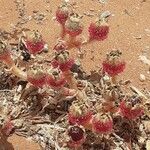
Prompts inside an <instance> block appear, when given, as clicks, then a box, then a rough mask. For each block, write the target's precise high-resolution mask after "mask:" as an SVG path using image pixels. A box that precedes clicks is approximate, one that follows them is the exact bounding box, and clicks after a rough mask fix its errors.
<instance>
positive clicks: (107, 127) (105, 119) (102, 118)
mask: <svg viewBox="0 0 150 150" xmlns="http://www.w3.org/2000/svg"><path fill="white" fill-rule="evenodd" d="M92 129H93V131H94V132H96V133H100V134H108V133H110V132H111V131H112V129H113V121H112V118H111V117H110V116H109V115H108V114H102V113H98V114H96V115H95V116H93V119H92Z"/></svg>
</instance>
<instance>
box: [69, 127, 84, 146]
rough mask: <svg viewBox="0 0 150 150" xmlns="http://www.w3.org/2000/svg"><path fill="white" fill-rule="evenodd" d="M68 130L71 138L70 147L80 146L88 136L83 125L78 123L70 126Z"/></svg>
mask: <svg viewBox="0 0 150 150" xmlns="http://www.w3.org/2000/svg"><path fill="white" fill-rule="evenodd" d="M67 132H68V136H69V138H70V140H69V142H68V146H69V147H70V148H78V147H80V146H81V145H82V144H83V143H84V141H85V138H86V136H85V131H84V129H83V127H81V126H77V125H75V126H70V127H69V129H68V131H67Z"/></svg>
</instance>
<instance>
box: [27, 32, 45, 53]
mask: <svg viewBox="0 0 150 150" xmlns="http://www.w3.org/2000/svg"><path fill="white" fill-rule="evenodd" d="M25 46H26V48H27V49H28V51H29V53H30V54H33V55H36V54H38V53H40V52H42V51H43V49H44V46H45V42H44V41H43V39H42V36H41V35H40V33H39V32H38V31H33V33H32V35H31V36H30V37H29V38H28V39H27V40H25Z"/></svg>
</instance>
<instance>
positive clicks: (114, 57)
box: [102, 50, 126, 76]
mask: <svg viewBox="0 0 150 150" xmlns="http://www.w3.org/2000/svg"><path fill="white" fill-rule="evenodd" d="M121 54H122V53H121V52H119V51H118V50H117V51H111V52H110V53H109V54H107V59H106V60H105V61H103V63H102V65H103V71H104V72H107V73H108V74H109V75H110V76H116V75H118V74H120V73H122V72H123V71H124V69H125V65H126V64H125V62H124V61H122V60H119V58H120V56H121Z"/></svg>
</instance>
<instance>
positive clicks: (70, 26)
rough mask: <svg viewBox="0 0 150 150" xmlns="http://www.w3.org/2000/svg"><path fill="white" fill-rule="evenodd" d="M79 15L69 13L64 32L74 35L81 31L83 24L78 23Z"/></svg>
mask: <svg viewBox="0 0 150 150" xmlns="http://www.w3.org/2000/svg"><path fill="white" fill-rule="evenodd" d="M80 20H81V16H79V15H78V14H76V13H73V14H71V15H70V17H69V18H68V20H67V22H66V25H65V27H66V33H67V34H69V35H70V36H71V37H76V36H78V35H80V34H81V33H82V31H83V26H82V25H81V23H80Z"/></svg>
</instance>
